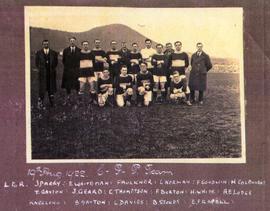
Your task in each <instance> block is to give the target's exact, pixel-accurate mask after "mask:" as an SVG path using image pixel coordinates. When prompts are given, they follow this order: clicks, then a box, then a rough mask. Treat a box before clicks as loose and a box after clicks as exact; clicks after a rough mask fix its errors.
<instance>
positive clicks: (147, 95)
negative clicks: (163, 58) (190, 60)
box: [97, 62, 191, 107]
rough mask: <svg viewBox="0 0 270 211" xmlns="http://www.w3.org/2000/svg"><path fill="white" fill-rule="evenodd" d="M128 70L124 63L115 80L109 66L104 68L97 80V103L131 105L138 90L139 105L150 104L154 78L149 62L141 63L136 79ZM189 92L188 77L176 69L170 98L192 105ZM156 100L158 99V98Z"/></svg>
mask: <svg viewBox="0 0 270 211" xmlns="http://www.w3.org/2000/svg"><path fill="white" fill-rule="evenodd" d="M127 72H128V71H127V66H125V65H123V66H122V67H121V70H120V75H119V76H118V77H116V78H115V80H113V78H112V77H111V76H110V72H109V70H108V69H107V68H105V69H104V70H103V72H102V74H101V76H100V78H99V79H98V81H97V103H98V105H99V106H101V107H103V106H105V105H106V104H108V105H110V106H113V105H114V104H115V103H116V105H117V106H119V107H123V106H130V105H131V104H132V103H134V102H132V97H133V96H134V92H136V95H137V96H136V99H137V105H138V106H139V107H141V106H142V105H144V106H149V104H150V103H151V102H152V99H153V89H154V79H153V75H152V73H150V72H149V71H148V70H147V63H146V62H142V63H141V64H140V71H139V73H138V74H136V76H135V78H134V79H133V78H132V76H131V75H129V74H128V73H127ZM189 94H190V90H189V88H188V86H187V80H186V77H185V76H183V75H179V73H178V72H177V71H175V72H174V74H173V77H172V80H171V85H170V94H169V98H170V100H171V101H172V102H178V101H183V102H185V103H186V104H187V105H191V103H190V101H189ZM154 101H157V98H156V99H154ZM114 102H115V103H114ZM134 104H135V103H134Z"/></svg>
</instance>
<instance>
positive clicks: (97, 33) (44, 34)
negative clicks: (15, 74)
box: [30, 24, 156, 52]
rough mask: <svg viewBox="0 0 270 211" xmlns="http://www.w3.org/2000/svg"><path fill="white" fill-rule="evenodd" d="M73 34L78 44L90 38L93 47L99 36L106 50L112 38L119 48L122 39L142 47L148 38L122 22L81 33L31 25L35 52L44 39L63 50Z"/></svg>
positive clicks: (57, 48)
mask: <svg viewBox="0 0 270 211" xmlns="http://www.w3.org/2000/svg"><path fill="white" fill-rule="evenodd" d="M72 36H75V37H76V38H77V41H78V45H80V43H81V42H82V41H84V40H88V41H89V42H90V47H91V48H92V47H93V45H94V39H96V38H99V39H100V40H101V41H102V48H103V49H105V50H109V48H110V41H111V40H116V41H118V42H119V45H118V47H119V48H120V46H121V42H122V41H126V42H127V45H128V47H129V46H130V45H131V44H132V43H133V42H135V41H136V42H138V44H139V46H140V47H142V46H144V41H145V39H146V38H147V37H145V36H144V35H142V34H140V33H138V32H137V31H135V30H133V29H131V28H130V27H128V26H125V25H122V24H112V25H106V26H100V27H96V28H93V29H91V30H89V31H86V32H81V33H72V32H64V31H58V30H51V29H43V28H33V27H31V28H30V37H31V51H32V52H33V51H36V50H38V49H40V48H41V41H42V40H43V39H48V40H50V45H51V46H53V48H54V49H55V50H56V51H61V50H63V48H65V47H66V46H68V40H69V38H70V37H72ZM153 44H154V45H155V44H156V43H155V42H154V41H153Z"/></svg>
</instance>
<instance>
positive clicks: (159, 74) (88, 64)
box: [35, 37, 212, 107]
mask: <svg viewBox="0 0 270 211" xmlns="http://www.w3.org/2000/svg"><path fill="white" fill-rule="evenodd" d="M81 44H82V48H81V49H80V48H79V47H77V45H76V38H75V37H72V38H70V40H69V47H67V48H65V49H64V51H63V53H62V62H63V65H64V71H63V78H62V88H65V89H66V91H67V101H68V100H69V96H70V93H71V90H73V89H74V90H76V91H77V92H78V94H80V95H82V94H84V93H85V88H86V86H85V85H86V84H87V83H89V87H90V90H89V92H90V94H91V98H92V100H93V102H96V103H98V104H99V105H100V106H104V105H105V104H106V103H108V104H110V105H113V104H114V99H115V101H116V103H117V105H118V106H124V105H130V103H131V97H130V96H132V95H133V93H137V103H138V105H142V104H144V105H149V103H150V102H151V101H152V100H154V101H165V100H166V96H167V94H168V90H169V92H170V95H169V96H170V99H172V100H178V99H181V98H184V99H185V102H187V104H188V105H191V103H190V100H191V102H195V91H199V103H200V104H203V93H204V91H205V90H206V85H207V72H208V71H209V70H210V69H211V68H212V64H211V61H210V57H209V56H208V55H207V54H206V53H205V52H204V51H203V50H202V48H203V45H202V43H197V44H196V47H197V51H196V52H195V53H194V54H193V55H192V56H191V60H190V61H191V72H190V77H189V82H187V78H186V77H185V72H186V70H187V69H188V67H189V57H188V54H187V53H185V52H183V51H182V43H181V42H180V41H176V42H175V43H174V47H175V49H173V48H172V44H170V43H167V44H166V50H165V51H164V52H163V45H162V44H157V45H156V49H154V48H152V41H151V40H149V39H146V40H145V48H143V49H141V50H139V48H138V47H139V46H138V44H137V43H132V46H131V50H129V49H128V48H127V47H126V44H125V43H124V42H123V43H122V48H121V50H118V49H117V42H116V41H111V50H109V51H107V52H105V51H104V50H102V49H101V41H100V40H99V39H96V40H95V41H94V44H95V47H94V48H93V49H92V50H90V49H89V42H88V41H83V42H82V43H81ZM35 63H36V67H37V68H38V70H39V71H38V73H39V101H38V102H39V107H40V106H41V107H42V106H43V101H44V97H45V93H46V92H47V93H48V97H49V101H50V104H51V105H52V106H53V105H54V94H55V92H56V67H57V64H58V53H57V52H56V51H54V50H52V49H51V48H50V47H49V41H48V40H43V41H42V49H41V50H39V51H37V53H36V58H35ZM146 75H147V77H146ZM148 75H149V76H148ZM106 82H107V84H106ZM134 85H135V87H134ZM131 90H132V91H131ZM189 99H190V100H189Z"/></svg>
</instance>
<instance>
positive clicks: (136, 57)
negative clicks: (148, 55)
mask: <svg viewBox="0 0 270 211" xmlns="http://www.w3.org/2000/svg"><path fill="white" fill-rule="evenodd" d="M128 60H129V65H128V73H129V74H137V73H138V72H140V63H141V61H142V54H141V53H140V52H137V53H133V52H130V53H129V57H128ZM134 61H136V62H138V63H136V62H134Z"/></svg>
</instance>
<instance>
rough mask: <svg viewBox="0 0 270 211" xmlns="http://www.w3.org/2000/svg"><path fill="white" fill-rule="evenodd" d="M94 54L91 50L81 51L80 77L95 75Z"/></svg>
mask: <svg viewBox="0 0 270 211" xmlns="http://www.w3.org/2000/svg"><path fill="white" fill-rule="evenodd" d="M93 64H94V55H93V54H92V53H91V52H90V51H89V52H84V51H81V52H80V77H90V76H94V68H93Z"/></svg>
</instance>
